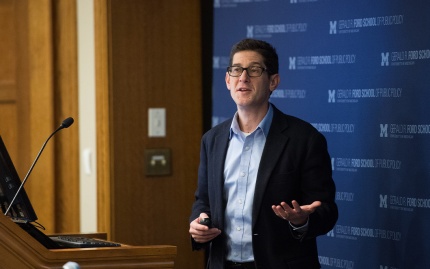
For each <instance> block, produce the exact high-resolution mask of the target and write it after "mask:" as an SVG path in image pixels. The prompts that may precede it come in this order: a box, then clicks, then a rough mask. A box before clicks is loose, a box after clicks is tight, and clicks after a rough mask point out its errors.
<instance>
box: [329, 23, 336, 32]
mask: <svg viewBox="0 0 430 269" xmlns="http://www.w3.org/2000/svg"><path fill="white" fill-rule="evenodd" d="M330 34H331V35H335V34H337V21H330Z"/></svg>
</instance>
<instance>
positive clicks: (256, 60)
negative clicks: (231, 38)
mask: <svg viewBox="0 0 430 269" xmlns="http://www.w3.org/2000/svg"><path fill="white" fill-rule="evenodd" d="M232 66H240V67H243V68H248V67H251V66H260V67H263V68H266V66H265V65H264V62H263V56H261V55H260V54H259V53H257V52H255V51H240V52H237V53H236V54H235V55H234V56H233V61H232ZM225 82H226V85H227V89H228V90H229V91H230V94H231V97H232V98H233V100H234V102H235V103H236V105H237V106H238V107H241V108H257V109H258V108H260V107H263V106H267V102H268V100H269V97H270V93H271V92H272V91H273V90H275V89H276V87H277V85H278V84H279V75H278V74H275V75H272V76H271V77H270V78H269V75H268V73H267V72H266V71H264V72H263V74H262V75H261V76H260V77H250V76H249V75H248V72H247V71H243V73H242V74H241V75H240V76H239V77H232V76H230V75H229V74H228V72H227V73H226V77H225Z"/></svg>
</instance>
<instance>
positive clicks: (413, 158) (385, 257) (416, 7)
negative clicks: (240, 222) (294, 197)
mask: <svg viewBox="0 0 430 269" xmlns="http://www.w3.org/2000/svg"><path fill="white" fill-rule="evenodd" d="M243 38H256V39H262V40H265V41H268V42H269V43H271V44H273V45H274V46H275V47H276V48H277V51H278V54H279V57H280V75H281V84H280V85H279V87H278V89H277V90H276V91H275V92H274V93H273V94H272V97H271V102H272V103H274V104H275V105H276V106H278V107H279V108H280V109H281V110H283V111H284V112H285V113H287V114H290V115H294V116H297V117H299V118H302V119H304V120H306V121H308V122H310V123H311V124H312V125H313V126H314V127H315V128H316V129H318V130H319V131H320V132H321V133H323V134H324V135H325V137H326V138H327V141H328V145H329V152H330V155H331V159H332V168H333V178H334V180H335V182H336V186H337V192H336V202H337V204H338V206H339V213H340V215H339V220H338V222H337V224H336V226H335V227H334V229H333V230H332V231H330V232H329V233H328V234H327V235H324V236H321V237H320V238H319V239H318V244H319V259H320V263H321V265H322V268H325V269H329V268H348V269H400V268H404V269H411V268H430V255H429V253H430V242H429V240H430V163H429V162H430V105H429V104H430V1H428V0H422V1H415V0H410V1H401V0H378V1H375V0H371V1H352V0H215V1H214V55H213V89H212V90H213V114H212V115H213V118H212V125H216V124H218V123H220V122H221V121H224V120H225V119H227V118H230V117H232V115H233V114H234V112H235V111H236V107H235V104H234V102H233V101H232V100H231V97H230V94H229V92H228V90H227V89H226V86H225V82H224V77H225V70H226V67H227V66H228V61H229V52H230V49H231V46H232V45H233V44H234V43H236V42H237V41H239V40H240V39H243Z"/></svg>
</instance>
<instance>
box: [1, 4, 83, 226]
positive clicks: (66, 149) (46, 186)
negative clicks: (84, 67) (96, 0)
mask: <svg viewBox="0 0 430 269" xmlns="http://www.w3.org/2000/svg"><path fill="white" fill-rule="evenodd" d="M56 1H58V2H60V1H59V0H56ZM74 3H75V0H62V1H61V4H59V5H54V4H55V2H54V0H0V40H2V42H0V54H1V55H2V57H1V61H0V134H1V135H2V136H3V138H4V140H5V143H6V145H7V147H8V150H9V152H10V155H11V157H12V160H13V161H14V164H15V166H16V168H17V171H18V174H19V175H20V176H21V179H23V178H24V176H25V175H26V173H27V171H28V169H29V168H30V166H31V164H32V162H33V160H34V158H35V157H36V156H37V153H38V152H39V150H40V148H41V147H42V145H43V143H44V142H45V140H46V139H47V138H48V136H49V135H50V134H51V133H52V132H53V131H54V130H55V129H56V128H57V127H58V126H59V125H60V124H61V122H62V120H63V119H64V115H73V114H75V115H76V111H77V107H78V106H77V105H78V104H77V98H76V96H77V87H76V83H77V82H76V68H77V66H76V59H74V58H76V57H75V56H76V46H75V45H74V44H75V43H76V38H75V36H76V29H73V27H75V28H76V26H75V24H76V12H75V11H74V10H73V8H71V7H73V4H74ZM54 8H56V9H54ZM57 15H58V16H57ZM55 31H56V32H55ZM68 37H70V38H68ZM67 55H71V57H69V58H68V57H67ZM3 59H4V60H3ZM73 59H74V60H73ZM73 128H75V129H76V128H77V125H75V126H73ZM68 131H69V134H63V133H61V134H57V135H56V136H55V137H54V138H52V140H51V141H50V142H49V144H47V146H46V148H45V150H44V151H43V154H42V155H41V157H40V159H39V161H38V163H37V165H36V166H35V168H34V169H33V172H32V173H31V175H30V177H29V179H28V181H27V183H26V185H25V190H26V192H27V193H28V195H29V197H30V199H31V201H32V204H33V206H34V208H35V211H36V213H37V215H38V217H39V222H40V223H41V224H42V225H44V226H45V227H46V228H47V232H49V233H52V232H75V231H77V230H79V227H78V226H76V223H78V222H77V221H79V212H78V209H77V208H76V205H78V203H79V200H78V192H77V191H78V186H77V184H74V182H78V173H79V166H78V158H79V155H78V152H77V149H78V141H77V134H78V132H77V129H76V130H75V131H73V130H72V131H71V132H70V130H68ZM62 132H63V131H62ZM73 205H75V206H73ZM62 216H66V217H64V218H63V217H62Z"/></svg>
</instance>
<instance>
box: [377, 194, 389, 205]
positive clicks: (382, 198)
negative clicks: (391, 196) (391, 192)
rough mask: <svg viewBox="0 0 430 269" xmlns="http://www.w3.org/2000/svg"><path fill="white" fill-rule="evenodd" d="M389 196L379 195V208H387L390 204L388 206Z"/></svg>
mask: <svg viewBox="0 0 430 269" xmlns="http://www.w3.org/2000/svg"><path fill="white" fill-rule="evenodd" d="M387 197H388V196H387V195H382V194H380V195H379V207H381V208H387V207H388V204H387Z"/></svg>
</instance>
